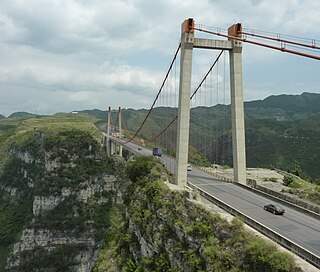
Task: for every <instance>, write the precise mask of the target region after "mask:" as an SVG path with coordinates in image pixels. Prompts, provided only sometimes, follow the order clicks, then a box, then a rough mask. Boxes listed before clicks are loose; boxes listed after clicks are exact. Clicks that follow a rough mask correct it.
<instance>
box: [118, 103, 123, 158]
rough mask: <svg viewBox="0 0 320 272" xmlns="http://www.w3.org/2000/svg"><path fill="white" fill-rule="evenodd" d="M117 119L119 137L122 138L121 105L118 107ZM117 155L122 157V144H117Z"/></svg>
mask: <svg viewBox="0 0 320 272" xmlns="http://www.w3.org/2000/svg"><path fill="white" fill-rule="evenodd" d="M118 120H119V138H120V139H121V138H122V127H121V122H122V115H121V107H119V115H118ZM119 156H120V157H122V145H120V144H119Z"/></svg>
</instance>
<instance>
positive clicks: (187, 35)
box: [175, 19, 194, 187]
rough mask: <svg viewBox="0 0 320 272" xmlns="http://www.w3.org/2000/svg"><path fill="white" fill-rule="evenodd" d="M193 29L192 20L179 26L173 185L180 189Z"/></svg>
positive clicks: (186, 144) (185, 154)
mask: <svg viewBox="0 0 320 272" xmlns="http://www.w3.org/2000/svg"><path fill="white" fill-rule="evenodd" d="M193 27H194V21H193V19H187V20H185V21H184V22H183V23H182V26H181V56H180V83H179V107H178V131H177V152H176V179H175V184H176V185H178V186H181V187H184V186H185V185H186V182H187V164H188V148H189V123H190V92H191V71H192V50H193V43H194V30H193Z"/></svg>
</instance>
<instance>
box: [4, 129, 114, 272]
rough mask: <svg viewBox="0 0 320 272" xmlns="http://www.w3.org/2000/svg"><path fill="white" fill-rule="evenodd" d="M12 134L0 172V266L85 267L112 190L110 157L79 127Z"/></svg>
mask: <svg viewBox="0 0 320 272" xmlns="http://www.w3.org/2000/svg"><path fill="white" fill-rule="evenodd" d="M19 137H20V138H19V141H18V140H16V141H11V145H10V149H9V150H10V159H9V160H7V162H6V164H5V165H4V167H3V171H2V173H1V175H0V196H1V202H0V208H1V209H0V219H1V220H2V221H1V220H0V221H1V223H0V255H2V256H1V258H2V259H1V258H0V266H1V267H0V270H1V271H91V270H92V269H93V266H94V264H95V261H96V258H97V254H98V250H99V247H100V246H101V244H102V240H103V235H104V233H105V231H106V229H107V228H108V227H109V219H108V213H109V211H110V209H111V208H112V203H113V202H114V199H115V197H116V192H117V190H116V189H117V188H116V187H117V183H116V179H117V177H116V176H115V175H114V173H115V171H114V170H115V167H114V162H113V161H112V160H110V159H108V158H106V157H105V155H104V151H103V150H102V149H101V147H100V145H99V144H98V143H97V142H96V141H95V140H94V139H93V137H92V136H91V135H90V134H88V133H86V132H83V131H80V130H62V131H60V132H57V133H46V132H39V131H36V132H27V133H25V134H24V135H23V137H21V136H19ZM5 201H6V202H5ZM8 203H9V204H8ZM11 203H12V204H11ZM5 204H6V205H5ZM1 216H3V217H1ZM5 216H7V217H8V218H6V217H5ZM4 256H5V259H4Z"/></svg>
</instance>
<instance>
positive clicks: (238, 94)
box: [228, 24, 246, 184]
mask: <svg viewBox="0 0 320 272" xmlns="http://www.w3.org/2000/svg"><path fill="white" fill-rule="evenodd" d="M241 31H242V29H241V24H234V25H232V26H231V27H230V28H229V29H228V35H229V36H234V37H241V34H238V33H239V32H241ZM229 40H230V41H231V43H232V50H229V55H230V90H231V119H232V150H233V151H232V152H233V169H234V180H235V181H236V182H240V183H243V184H246V150H245V125H244V106H243V83H242V42H241V41H238V40H235V39H230V38H229Z"/></svg>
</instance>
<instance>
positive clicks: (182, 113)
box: [175, 18, 246, 187]
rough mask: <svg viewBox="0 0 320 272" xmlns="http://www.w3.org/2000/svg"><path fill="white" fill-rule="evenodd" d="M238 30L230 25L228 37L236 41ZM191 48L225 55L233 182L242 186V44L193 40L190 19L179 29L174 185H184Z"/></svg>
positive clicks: (192, 27)
mask: <svg viewBox="0 0 320 272" xmlns="http://www.w3.org/2000/svg"><path fill="white" fill-rule="evenodd" d="M241 30H242V29H241V24H234V25H232V26H231V27H230V28H229V29H228V34H229V36H235V37H239V35H240V36H241V34H238V33H239V32H241ZM194 48H202V49H220V50H228V51H229V57H230V90H231V116H232V149H233V168H234V180H235V181H236V182H239V183H243V184H246V154H245V126H244V106H243V82H242V42H241V41H238V40H234V39H229V40H226V41H223V40H212V39H203V38H195V37H194V20H193V19H191V18H189V19H187V20H185V21H184V22H183V23H182V26H181V54H180V82H179V105H178V125H177V145H176V146H177V147H176V150H177V152H176V178H175V184H176V185H178V186H181V187H185V186H186V182H187V164H188V147H189V125H190V92H191V74H192V73H191V72H192V52H193V49H194Z"/></svg>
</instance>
